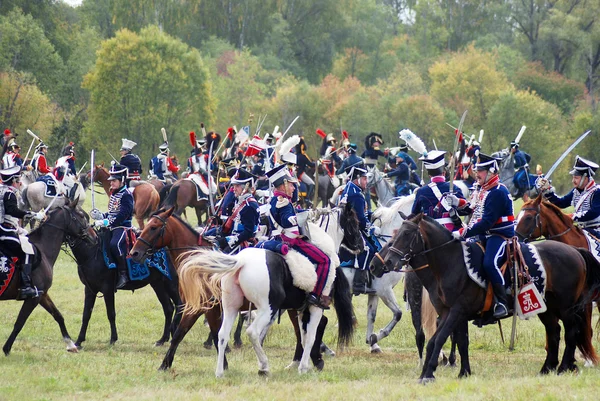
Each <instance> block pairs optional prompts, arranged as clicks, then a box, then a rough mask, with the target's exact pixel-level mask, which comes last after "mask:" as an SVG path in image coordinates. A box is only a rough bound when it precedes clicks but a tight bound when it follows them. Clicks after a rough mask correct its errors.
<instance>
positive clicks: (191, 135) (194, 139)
mask: <svg viewBox="0 0 600 401" xmlns="http://www.w3.org/2000/svg"><path fill="white" fill-rule="evenodd" d="M190 143H191V144H192V147H194V148H195V147H196V133H195V132H194V131H192V132H190Z"/></svg>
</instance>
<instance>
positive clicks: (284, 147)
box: [275, 135, 300, 156]
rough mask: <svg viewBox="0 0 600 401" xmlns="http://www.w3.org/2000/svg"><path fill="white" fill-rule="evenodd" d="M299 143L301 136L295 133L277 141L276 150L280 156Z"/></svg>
mask: <svg viewBox="0 0 600 401" xmlns="http://www.w3.org/2000/svg"><path fill="white" fill-rule="evenodd" d="M299 143H300V137H299V136H298V135H294V136H292V137H291V138H288V139H286V140H285V141H283V142H282V141H277V144H276V145H275V152H277V155H278V156H283V155H285V154H286V153H288V152H289V151H291V150H292V149H294V148H295V147H296V145H298V144H299Z"/></svg>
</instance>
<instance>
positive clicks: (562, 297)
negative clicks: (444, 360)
mask: <svg viewBox="0 0 600 401" xmlns="http://www.w3.org/2000/svg"><path fill="white" fill-rule="evenodd" d="M535 247H536V249H537V251H538V253H539V255H540V257H541V259H542V261H543V264H544V267H545V270H546V277H547V284H546V292H545V300H546V306H547V310H546V312H544V313H541V314H539V315H538V316H539V318H540V320H541V321H542V323H543V324H544V326H545V328H546V338H547V354H546V360H545V362H544V365H543V366H542V369H541V372H540V373H542V374H547V373H549V372H550V371H553V370H555V369H556V368H557V367H558V373H563V372H566V371H576V370H577V365H576V364H575V349H576V348H579V350H580V351H581V352H582V354H583V356H584V357H585V358H586V359H587V360H589V361H592V362H593V363H597V356H596V352H595V350H594V347H593V345H592V342H591V337H592V326H591V314H590V313H589V312H590V310H591V302H590V300H591V297H592V294H593V293H594V292H595V291H597V289H598V288H600V264H598V262H596V260H595V259H594V257H593V256H592V255H591V254H590V253H589V252H588V251H587V250H584V249H576V248H573V247H571V246H569V245H565V244H563V243H560V242H556V241H545V242H542V243H538V244H535ZM379 253H380V256H381V259H377V258H375V259H374V262H373V263H372V264H371V266H372V268H373V272H374V274H376V275H380V274H383V273H384V272H386V271H391V270H398V269H399V268H401V267H404V266H408V268H409V270H411V273H409V274H416V275H417V277H419V279H420V280H421V281H422V282H423V285H424V286H425V288H427V290H428V291H429V293H430V294H439V295H440V296H439V297H431V300H432V302H433V304H434V306H435V308H436V311H437V312H438V314H439V316H440V323H439V325H438V328H437V330H436V332H435V334H434V335H433V337H432V338H431V340H430V341H429V343H428V344H427V355H426V358H425V365H424V366H423V371H422V373H421V377H420V380H421V381H422V382H428V381H431V380H434V376H433V373H434V371H435V369H436V368H437V364H438V361H437V357H433V356H437V355H439V352H440V349H441V347H442V345H443V344H444V343H445V342H446V340H447V338H448V336H449V335H450V334H451V333H454V335H455V336H456V341H457V344H458V350H459V353H460V356H461V368H460V373H459V377H464V376H467V375H470V374H471V367H470V363H469V355H468V347H469V339H468V321H469V320H472V319H474V318H476V317H477V315H478V313H479V311H480V310H481V309H482V307H483V304H484V301H485V297H486V291H485V290H484V289H482V288H481V287H479V285H478V284H476V283H475V282H474V281H472V280H471V279H470V278H469V276H468V273H467V269H466V266H465V264H464V258H463V250H462V246H461V243H460V241H457V240H455V239H453V237H452V235H451V234H450V232H449V231H448V230H446V229H445V228H444V227H443V226H441V225H440V224H438V223H437V222H436V221H435V220H433V219H431V218H429V217H427V216H423V215H422V214H419V215H417V216H415V217H414V218H412V219H410V220H406V221H405V222H404V223H403V224H402V226H401V228H400V230H399V231H398V233H397V234H396V235H395V236H394V238H393V239H392V241H390V242H389V243H388V244H387V245H386V246H384V247H383V249H382V250H381V251H380V252H379ZM559 320H562V322H563V325H564V327H565V343H566V346H565V351H564V355H563V359H562V362H561V363H560V366H559V364H558V357H559V355H558V348H559V342H560V325H559Z"/></svg>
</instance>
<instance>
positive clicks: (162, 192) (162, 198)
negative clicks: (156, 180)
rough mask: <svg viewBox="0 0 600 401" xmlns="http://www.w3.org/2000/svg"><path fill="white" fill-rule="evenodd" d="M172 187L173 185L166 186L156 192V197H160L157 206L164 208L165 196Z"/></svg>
mask: <svg viewBox="0 0 600 401" xmlns="http://www.w3.org/2000/svg"><path fill="white" fill-rule="evenodd" d="M172 186H173V184H168V185H165V186H163V187H162V188H161V189H160V191H159V192H158V195H159V196H160V202H159V203H158V204H159V205H161V206H164V203H165V200H166V199H167V196H168V195H169V194H170V193H171V187H172Z"/></svg>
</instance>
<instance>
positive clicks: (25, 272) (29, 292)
mask: <svg viewBox="0 0 600 401" xmlns="http://www.w3.org/2000/svg"><path fill="white" fill-rule="evenodd" d="M39 296H40V294H39V293H38V290H37V289H36V288H34V287H33V286H32V285H31V263H23V265H22V266H21V288H19V294H18V295H17V299H18V300H23V299H27V298H37V297H39Z"/></svg>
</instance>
